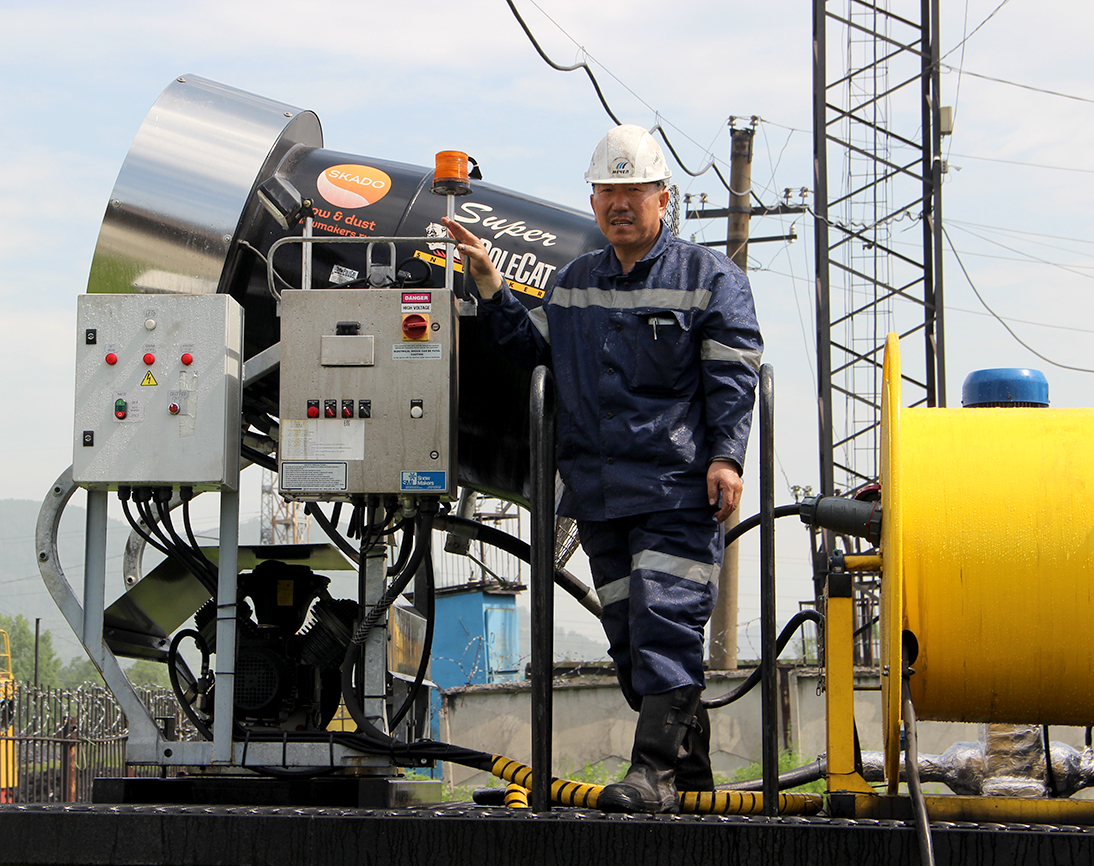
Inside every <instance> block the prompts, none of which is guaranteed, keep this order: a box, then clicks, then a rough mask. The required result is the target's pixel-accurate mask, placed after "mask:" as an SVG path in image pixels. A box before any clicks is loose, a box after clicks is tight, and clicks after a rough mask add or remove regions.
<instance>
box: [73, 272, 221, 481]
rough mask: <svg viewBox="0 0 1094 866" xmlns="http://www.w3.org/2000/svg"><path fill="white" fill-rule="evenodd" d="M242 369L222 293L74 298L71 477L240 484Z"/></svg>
mask: <svg viewBox="0 0 1094 866" xmlns="http://www.w3.org/2000/svg"><path fill="white" fill-rule="evenodd" d="M242 366H243V309H242V308H241V307H240V306H239V304H237V303H236V302H235V301H234V300H233V299H232V298H231V297H229V296H228V295H110V294H102V295H80V297H79V299H78V304H77V308H76V413H75V421H76V423H75V430H74V442H73V448H72V477H73V480H74V481H75V482H76V483H77V484H79V485H80V486H82V487H87V488H92V489H108V490H116V489H117V488H118V485H130V486H147V487H167V486H184V485H185V486H192V487H193V488H194V490H195V491H204V490H235V489H237V488H238V486H239V434H240V398H241V375H240V374H241V371H242Z"/></svg>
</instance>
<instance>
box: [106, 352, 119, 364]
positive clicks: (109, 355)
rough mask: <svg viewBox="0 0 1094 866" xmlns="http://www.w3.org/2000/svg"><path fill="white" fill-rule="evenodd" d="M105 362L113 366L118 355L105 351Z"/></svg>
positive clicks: (116, 361)
mask: <svg viewBox="0 0 1094 866" xmlns="http://www.w3.org/2000/svg"><path fill="white" fill-rule="evenodd" d="M106 363H108V364H109V365H110V366H111V367H113V366H114V365H115V364H117V363H118V356H117V355H115V354H114V353H113V352H107V353H106Z"/></svg>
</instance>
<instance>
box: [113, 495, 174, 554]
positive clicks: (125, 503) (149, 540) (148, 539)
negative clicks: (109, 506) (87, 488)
mask: <svg viewBox="0 0 1094 866" xmlns="http://www.w3.org/2000/svg"><path fill="white" fill-rule="evenodd" d="M119 498H120V495H119ZM122 512H123V513H124V514H125V519H126V520H127V521H128V523H129V526H130V528H131V529H132V530H133V531H134V532H135V533H137V535H139V536H140V537H141V538H143V539H144V541H145V543H146V544H150V545H152V547H154V548H155V549H156V550H158V551H159V552H160V553H162V554H163V555H164V556H170V555H171V552H170V551H169V550H168V549H167V548H166V547H164V546H163V545H162V544H160V543H159V542H158V541H157V540H156V539H154V538H153V537H152V536H151V535H149V534H148V533H147V532H145V531H144V530H143V529H141V525H140V523H138V522H137V519H136V518H135V517H133V512H132V511H130V510H129V500H128V499H122Z"/></svg>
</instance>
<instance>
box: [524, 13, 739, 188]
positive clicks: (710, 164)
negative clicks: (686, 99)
mask: <svg viewBox="0 0 1094 866" xmlns="http://www.w3.org/2000/svg"><path fill="white" fill-rule="evenodd" d="M505 2H506V4H507V5H508V6H509V10H510V11H511V12H512V13H513V17H514V18H516V19H517V23H518V24H520V27H521V29H522V30H523V31H524V35H525V36H527V37H528V40H529V41H530V42H531V43H532V47H533V48H535V49H536V53H538V54H539V56H540V57H542V58H543V61H544V62H545V63H546V64H547V65H548V66H550V67H551V68H552V69H555V70H557V71H559V72H574V71H576V70H578V69H581V70H583V71H584V72H585V74H586V75H587V76H588V77H589V81H590V83H591V84H592V85H593V89H594V90H595V91H596V96H597V99H599V100H600V104H601V106H602V107H603V108H604V111H605V112H607V114H608V117H610V118H611V119H612V121H613V122H614V123H615V124H616V125H617V126H618V125H620V124H622V121H621V120H620V119H619V118H618V117H617V116H616V114H615V112H614V111H612V108H611V106H610V105H608V101H607V99H605V97H604V92H603V91H602V90H601V89H600V83H599V82H598V81H597V80H596V76H595V75H594V74H593V71H592V69H591V68H589V64H588V63H586V62H585V61H584V60H582V61H580V62H579V63H575V64H573V65H571V66H563V65H562V64H560V63H556V62H555V61H554V60H552V59H551V58H550V57H548V56H547V52H545V51H544V50H543V49H542V48H541V47H540V45H539V42H537V41H536V37H535V36H534V35H533V33H532V31H531V29H530V28H529V27H528V25H527V24H525V23H524V19H523V18H521V16H520V12H518V11H517V7H516V6H515V5H514V4H513V0H505ZM533 5H536V4H535V3H534V2H533ZM536 8H537V9H539V8H540V7H539V6H536ZM540 11H541V12H542V11H543V10H542V9H540ZM544 14H546V13H544ZM551 23H553V24H555V26H556V27H559V25H558V24H557V23H556V22H554V20H553V19H552V21H551ZM559 29H560V30H562V28H561V27H559ZM562 32H563V33H566V31H565V30H563V31H562ZM566 35H567V38H569V39H570V41H571V42H574V44H575V45H576V44H577V42H576V41H575V40H574V39H573V37H571V36H570V35H569V34H568V33H567V34H566ZM579 47H580V46H579ZM581 51H582V53H583V54H584V55H585V56H587V57H588V56H590V55H589V54H588V52H587V51H586V50H585V49H584V48H581ZM598 65H599V66H601V68H604V66H603V64H598ZM605 71H607V70H605ZM608 74H609V75H611V73H610V72H609V73H608ZM612 78H615V80H616V81H619V79H618V78H616V77H615V76H614V75H612ZM620 84H622V82H620ZM623 86H624V87H626V85H623ZM627 89H628V91H630V92H631V93H634V91H632V90H630V88H627ZM635 96H636V98H638V99H639V101H640V102H642V104H643V105H645V106H646V107H647V108H650V110H651V111H652V110H653V109H652V108H651V107H650V106H649V104H648V103H646V102H645V100H643V99H641V97H638V96H637V94H635ZM655 114H656V117H657V122H656V123H655V124H654V126H653V128H652V129H651V130H650V132H658V133H660V134H661V140H662V141H664V142H665V146H666V147H667V148H668V149H669V152H670V153H671V154H672V157H673V159H675V160H676V163H677V165H679V166H680V168H681V169H683V171H684V173H685V174H688V175H691V176H692V177H698V176H699V175H702V174H706V172H708V171H711V170H713V171H714V174H715V175H716V176H717V177H718V180H719V181H721V184H722V186H724V187H725V188H726V189H727V190H729V192H733V190H732V189H731V188H730V186H729V181H727V180H726V179H725V177H724V176H723V175H722V172H721V171H720V170H719V169H718V165H717V160H716V159H715V157H714V156H713V154H709V153H708V156H709V157H710V159H709V160H708V161H707V164H706V165H705V166H703V168H701V169H700V170H699V171H692V170H691V169H690V168H688V167H687V165H686V164H685V163H684V161H683V160H682V159H681V158H680V154H678V153H677V152H676V148H675V147H674V146H673V143H672V141H671V140H670V139H669V137H668V135H666V134H665V129H664V127H663V126H662V125H661V115H660V114H659V113H656V112H655ZM670 125H671V124H670ZM673 128H674V129H675V128H676V127H675V126H674V127H673ZM681 134H684V133H683V132H682V131H681ZM684 137H685V138H687V139H688V140H689V141H691V142H692V144H695V145H696V146H701V145H699V144H698V142H696V141H694V140H693V139H691V138H690V137H689V136H687V135H686V134H684Z"/></svg>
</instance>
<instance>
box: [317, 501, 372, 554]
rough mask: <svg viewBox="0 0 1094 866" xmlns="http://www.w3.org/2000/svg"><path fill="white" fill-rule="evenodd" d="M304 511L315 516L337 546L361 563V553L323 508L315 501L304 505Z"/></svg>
mask: <svg viewBox="0 0 1094 866" xmlns="http://www.w3.org/2000/svg"><path fill="white" fill-rule="evenodd" d="M304 513H305V514H307V515H308V516H309V517H314V518H315V522H316V523H318V524H319V526H320V528H321V529H322V530H323V532H325V533H326V534H327V538H329V539H330V540H331V541H332V542H333V543H334V544H335V546H336V547H337V548H338V549H339V550H340V551H342V553H344V554H345V555H346V556H347V557H348V558H349V560H350V561H351V562H356V563H360V561H361V554H360V552H359V551H358V550H357V548H355V547H354V546H353V545H352V544H350V543H349V542H348V541H346V537H345V536H344V535H342V533H341V532H339V531H338V530H337V529H336V528H335V526H334V525H333V524H332V523H331V522H330V521H329V520H327V515H325V514H324V513H323V510H322V509H321V508H320V507H319V506H318V505H316V504H315V503H314V502H309V503H308V504H307V505H305V506H304Z"/></svg>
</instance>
